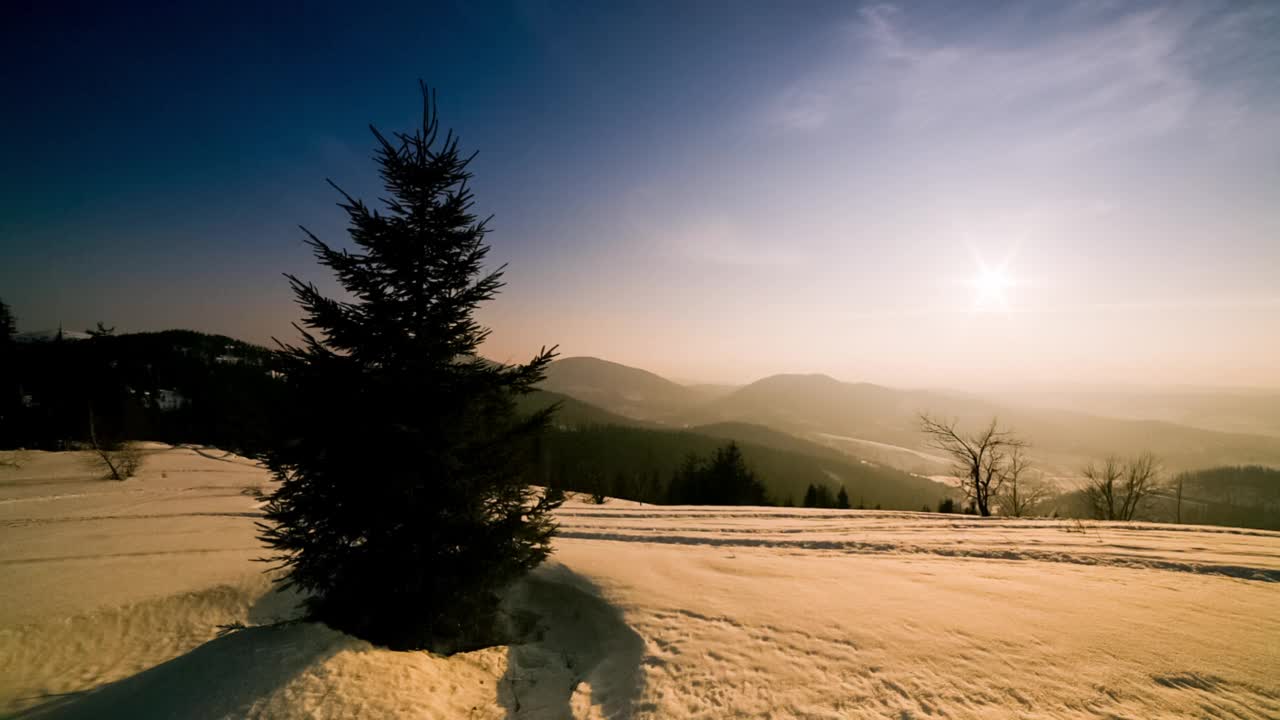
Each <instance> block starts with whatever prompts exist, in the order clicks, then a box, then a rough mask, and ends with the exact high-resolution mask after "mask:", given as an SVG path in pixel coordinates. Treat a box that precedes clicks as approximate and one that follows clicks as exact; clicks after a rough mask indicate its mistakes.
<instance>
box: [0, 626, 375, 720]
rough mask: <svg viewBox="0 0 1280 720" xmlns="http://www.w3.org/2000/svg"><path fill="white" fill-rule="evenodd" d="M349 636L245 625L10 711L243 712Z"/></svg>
mask: <svg viewBox="0 0 1280 720" xmlns="http://www.w3.org/2000/svg"><path fill="white" fill-rule="evenodd" d="M349 642H350V638H347V637H346V636H344V635H342V634H341V633H337V632H334V631H332V630H329V629H328V628H325V627H323V626H320V625H315V624H312V623H293V624H287V625H276V626H264V627H253V628H246V629H244V630H239V631H237V632H232V633H228V634H226V635H223V636H221V637H218V638H215V639H213V640H210V641H209V642H207V643H205V644H203V645H201V646H199V647H197V648H196V649H194V650H192V651H191V652H188V653H187V654H185V655H181V656H179V657H176V658H174V659H172V660H169V661H167V662H164V663H161V664H159V665H157V666H155V667H153V668H151V669H149V670H145V671H143V672H140V673H138V674H137V675H134V676H132V677H128V678H125V679H123V680H119V681H116V682H113V683H109V684H107V685H103V686H102V687H99V688H96V689H94V690H89V691H86V692H81V693H71V694H67V695H60V696H58V697H56V698H54V699H52V700H49V701H47V702H45V703H43V704H41V705H38V706H36V707H33V708H29V709H27V710H25V711H23V712H21V713H18V714H17V715H15V716H14V717H15V718H24V719H34V718H40V719H41V720H45V719H52V718H57V719H58V720H71V719H75V718H86V719H88V718H184V719H190V720H201V719H203V718H210V719H212V718H226V717H244V716H245V715H246V714H247V713H248V711H249V709H250V708H251V707H252V706H253V704H254V703H255V702H257V701H258V700H261V699H263V698H265V697H267V696H268V695H270V694H271V693H272V692H274V691H275V690H277V689H279V688H281V687H283V686H284V685H286V684H288V682H289V681H290V680H291V679H293V678H294V677H295V676H297V675H299V674H300V673H302V672H303V671H305V670H306V669H307V668H308V667H311V666H312V665H314V664H316V663H320V662H323V661H324V660H325V659H327V658H328V657H330V656H331V655H333V654H334V653H336V652H338V651H339V650H341V649H343V648H344V647H346V646H347V644H348V643H349Z"/></svg>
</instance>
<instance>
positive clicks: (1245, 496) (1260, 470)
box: [1155, 465, 1280, 530]
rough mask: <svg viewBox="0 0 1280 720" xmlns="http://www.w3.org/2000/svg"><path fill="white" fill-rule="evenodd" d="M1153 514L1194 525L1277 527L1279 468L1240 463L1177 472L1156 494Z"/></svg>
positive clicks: (1278, 527) (1279, 507)
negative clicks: (1179, 497) (1179, 487)
mask: <svg viewBox="0 0 1280 720" xmlns="http://www.w3.org/2000/svg"><path fill="white" fill-rule="evenodd" d="M1179 484H1181V488H1182V502H1181V509H1180V510H1179V508H1178V507H1177V506H1178V499H1177V489H1178V486H1179ZM1155 514H1157V515H1158V517H1159V518H1160V519H1165V520H1168V519H1173V520H1178V521H1180V522H1184V523H1193V524H1197V525H1230V526H1234V527H1252V528H1261V529H1264V530H1280V470H1274V469H1272V468H1267V467H1262V466H1259V465H1244V466H1234V467H1216V468H1209V469H1207V470H1196V471H1193V472H1186V473H1181V474H1179V475H1177V476H1175V477H1174V479H1173V482H1172V483H1171V484H1170V486H1169V487H1168V488H1167V489H1163V490H1162V491H1161V492H1160V494H1159V495H1158V496H1157V497H1156V508H1155Z"/></svg>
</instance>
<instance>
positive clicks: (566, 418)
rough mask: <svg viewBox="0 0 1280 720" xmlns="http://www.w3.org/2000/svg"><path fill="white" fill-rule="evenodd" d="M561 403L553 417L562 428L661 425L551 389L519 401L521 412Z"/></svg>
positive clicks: (531, 394) (529, 395)
mask: <svg viewBox="0 0 1280 720" xmlns="http://www.w3.org/2000/svg"><path fill="white" fill-rule="evenodd" d="M557 403H558V404H559V408H558V409H557V410H556V412H555V414H554V415H553V416H552V418H551V424H552V426H553V427H557V428H560V429H562V430H568V429H576V428H581V427H593V426H597V425H618V426H620V427H660V426H659V425H657V424H656V423H650V422H646V421H644V420H637V419H635V418H629V417H626V416H625V415H618V414H617V413H611V412H609V411H608V410H604V409H602V408H598V407H596V406H595V405H592V404H590V403H586V402H583V401H581V400H579V399H577V398H574V397H569V396H568V395H564V394H561V393H558V392H551V391H550V390H536V391H534V392H532V393H529V394H528V395H525V396H524V397H521V398H520V399H519V400H518V401H517V403H516V404H517V407H518V408H519V410H520V411H521V412H524V413H533V412H536V411H538V410H541V409H543V408H546V407H549V406H551V405H555V404H557Z"/></svg>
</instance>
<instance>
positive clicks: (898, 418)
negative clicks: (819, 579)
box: [543, 358, 1280, 476]
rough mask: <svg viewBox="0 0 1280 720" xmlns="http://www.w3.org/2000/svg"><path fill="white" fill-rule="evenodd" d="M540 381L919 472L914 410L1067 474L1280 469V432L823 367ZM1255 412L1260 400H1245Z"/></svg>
mask: <svg viewBox="0 0 1280 720" xmlns="http://www.w3.org/2000/svg"><path fill="white" fill-rule="evenodd" d="M552 368H553V371H552V373H551V374H553V375H554V376H555V377H554V380H551V379H549V381H548V382H547V383H546V384H544V386H543V387H544V388H546V389H548V390H553V391H555V392H559V393H562V394H564V395H568V396H571V397H575V398H577V399H579V400H583V401H586V402H588V403H591V404H593V405H597V406H599V407H600V408H602V409H604V410H607V411H609V412H612V413H614V414H617V415H622V416H626V417H630V418H632V419H638V420H648V421H655V422H660V423H662V424H664V425H667V426H671V427H698V426H705V425H714V424H717V423H725V422H730V423H748V424H752V425H757V426H767V427H770V428H774V429H776V430H781V431H784V432H786V433H789V434H791V435H796V436H800V437H803V438H805V439H807V440H811V441H814V442H818V443H820V444H822V445H826V446H829V447H831V448H836V449H839V450H841V451H842V452H845V453H848V454H850V455H853V456H855V457H858V458H863V459H869V460H873V461H876V462H879V463H884V464H890V465H893V466H895V467H899V468H903V469H906V470H910V471H912V472H916V473H920V474H937V473H941V472H945V471H946V469H947V467H948V463H947V461H946V460H945V458H940V457H938V456H937V454H936V452H935V451H933V450H931V449H929V448H928V447H927V446H926V445H925V444H924V438H923V437H922V436H921V434H920V432H919V431H918V428H917V414H918V413H920V412H929V413H931V414H934V415H936V416H940V417H943V418H957V419H959V420H960V421H961V424H962V426H970V427H974V426H977V425H979V424H981V423H984V422H987V421H989V420H990V419H991V418H992V417H998V418H999V419H1000V421H1001V423H1002V424H1003V425H1006V426H1007V427H1009V428H1011V429H1013V430H1014V431H1016V432H1017V433H1019V434H1020V435H1022V436H1023V437H1024V438H1026V439H1027V440H1029V441H1030V442H1031V443H1032V445H1033V447H1032V452H1031V454H1032V457H1033V458H1034V460H1035V461H1036V463H1037V464H1038V465H1039V467H1040V468H1041V469H1042V470H1045V471H1047V472H1049V473H1050V474H1052V475H1060V476H1071V475H1075V474H1076V473H1078V471H1079V469H1080V467H1081V466H1083V465H1084V464H1085V463H1087V462H1088V461H1089V460H1092V459H1096V458H1102V457H1105V456H1107V455H1110V454H1131V453H1136V452H1140V451H1143V450H1150V451H1151V452H1154V453H1156V454H1157V455H1158V456H1160V458H1161V460H1162V461H1163V463H1164V467H1165V469H1166V470H1168V471H1170V472H1179V471H1183V470H1191V469H1197V468H1204V467H1212V466H1219V465H1248V464H1257V465H1266V466H1273V467H1280V437H1268V436H1263V435H1251V434H1243V433H1227V432H1219V431H1214V430H1206V429H1203V428H1198V427H1189V426H1185V425H1178V424H1175V423H1171V422H1168V421H1165V420H1158V419H1131V418H1119V417H1103V416H1099V415H1089V414H1085V413H1081V412H1075V411H1071V410H1063V409H1056V408H1043V407H1028V406H1019V405H1014V404H1007V403H1003V402H993V401H991V400H989V399H987V398H983V397H979V396H975V395H971V394H965V393H959V392H948V391H939V390H903V389H897V388H889V387H884V386H880V385H874V384H870V383H846V382H841V381H839V380H836V379H835V378H832V377H829V376H826V375H774V376H771V377H767V378H764V379H762V380H758V381H756V382H754V383H751V384H749V385H746V386H743V387H739V388H736V389H730V388H725V387H717V388H716V391H715V392H706V391H705V390H704V389H694V388H688V387H684V386H680V385H678V384H676V383H673V382H671V381H669V380H666V379H664V378H662V377H659V376H658V375H655V374H653V373H650V372H647V371H644V370H640V369H637V368H630V367H627V366H624V365H619V364H617V363H611V362H607V361H604V360H599V359H595V358H568V359H566V360H562V361H559V362H557V363H553V365H552ZM1249 402H1250V403H1251V404H1249V407H1250V408H1253V409H1254V410H1257V407H1255V406H1256V405H1257V403H1256V402H1255V401H1252V400H1251V401H1249Z"/></svg>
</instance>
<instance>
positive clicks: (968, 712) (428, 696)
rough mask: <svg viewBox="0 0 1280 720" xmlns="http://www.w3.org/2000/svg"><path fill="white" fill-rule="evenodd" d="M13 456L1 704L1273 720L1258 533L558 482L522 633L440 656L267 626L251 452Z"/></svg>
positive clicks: (471, 714)
mask: <svg viewBox="0 0 1280 720" xmlns="http://www.w3.org/2000/svg"><path fill="white" fill-rule="evenodd" d="M5 459H6V458H5V457H0V461H3V460H5ZM18 462H19V465H20V467H18V468H13V467H10V466H0V715H4V714H6V713H12V714H16V715H17V716H19V717H83V718H102V717H175V718H221V717H285V718H291V717H334V718H338V717H375V718H380V717H414V718H423V717H425V718H512V717H518V718H568V717H574V718H600V717H611V718H669V717H676V718H679V717H699V718H736V717H758V718H765V717H777V718H863V717H865V718H928V717H948V718H1004V717H1008V718H1095V717H1097V718H1110V717H1120V718H1165V717H1167V718H1175V717H1178V718H1181V717H1186V718H1201V717H1223V718H1229V717H1236V718H1275V717H1280V582H1277V581H1280V534H1277V533H1268V532H1264V531H1245V530H1234V529H1230V528H1208V527H1188V526H1181V527H1173V526H1161V525H1150V524H1142V523H1135V524H1128V525H1119V524H1107V523H1084V524H1077V523H1075V522H1071V521H1067V522H1059V521H1048V520H1036V521H1015V520H1004V521H1001V520H997V521H979V520H975V519H973V518H966V517H957V516H950V517H948V516H939V515H930V514H919V513H897V512H874V511H821V510H794V509H781V508H779V509H757V508H717V509H709V508H690V507H675V508H665V507H653V506H640V505H637V504H635V503H625V502H619V501H612V502H609V503H607V504H605V505H603V506H595V505H589V504H585V503H582V502H580V501H574V502H571V503H569V504H567V505H566V506H565V508H563V509H562V510H561V512H560V515H561V521H562V527H563V532H562V536H561V538H560V539H559V540H557V545H556V549H557V552H556V555H555V560H554V561H553V562H551V563H549V564H548V565H547V566H545V567H544V568H542V569H540V570H539V571H538V572H537V573H535V574H534V576H533V577H532V578H531V579H530V580H529V581H527V582H524V583H522V584H521V585H520V586H518V587H517V588H515V589H514V590H513V592H512V595H511V597H510V598H509V600H508V601H509V604H510V605H511V607H512V608H513V609H519V610H532V611H533V612H535V613H537V614H538V615H539V616H540V618H541V619H540V623H539V625H540V631H539V633H538V635H537V636H536V637H533V638H530V640H529V641H528V642H526V643H525V644H522V645H516V646H512V647H509V648H508V647H502V648H490V649H487V650H482V651H479V652H475V653H466V654H462V655H457V656H453V657H450V658H442V657H436V656H432V655H430V654H428V653H394V652H389V651H385V650H380V649H377V648H374V647H371V646H369V645H368V644H367V643H364V642H361V641H359V640H355V639H353V638H350V637H347V636H344V635H342V634H340V633H337V632H334V631H331V630H328V629H327V628H324V627H322V626H319V625H314V624H307V623H295V624H284V625H274V626H273V625H270V624H269V623H272V622H273V621H275V620H277V619H283V618H286V617H289V616H290V613H291V608H292V606H293V604H294V601H295V599H294V598H292V597H288V596H281V595H279V594H276V593H273V592H271V591H270V584H269V581H268V579H267V578H266V577H265V576H264V575H263V568H264V566H263V565H262V564H261V563H255V562H253V559H254V558H255V557H258V556H259V555H261V549H260V548H259V546H258V544H257V541H256V539H255V537H254V534H255V531H254V527H253V523H254V520H255V518H256V516H257V514H258V512H259V501H258V499H257V498H256V497H254V494H255V493H256V492H258V491H260V490H262V489H269V488H270V478H269V476H268V475H267V474H266V473H265V472H264V471H262V470H261V469H260V468H258V467H256V466H255V465H254V464H253V463H251V462H249V461H247V460H244V459H243V458H237V457H235V456H227V455H224V454H223V453H221V452H218V451H209V450H201V451H196V450H192V449H182V448H167V447H165V446H153V447H151V448H150V451H149V455H148V457H147V460H146V463H145V465H144V466H143V471H142V473H141V474H140V476H139V477H138V478H136V479H133V480H130V481H127V482H124V483H114V482H109V481H103V480H98V479H96V478H94V477H93V475H92V473H91V472H90V471H88V470H87V469H86V468H85V466H84V464H83V458H82V457H79V456H77V455H76V454H73V453H60V454H47V453H27V454H25V456H24V457H21V458H18ZM234 623H243V624H246V625H249V626H250V627H249V628H248V629H242V630H239V631H235V632H229V633H226V634H223V635H219V626H226V625H231V624H234Z"/></svg>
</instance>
